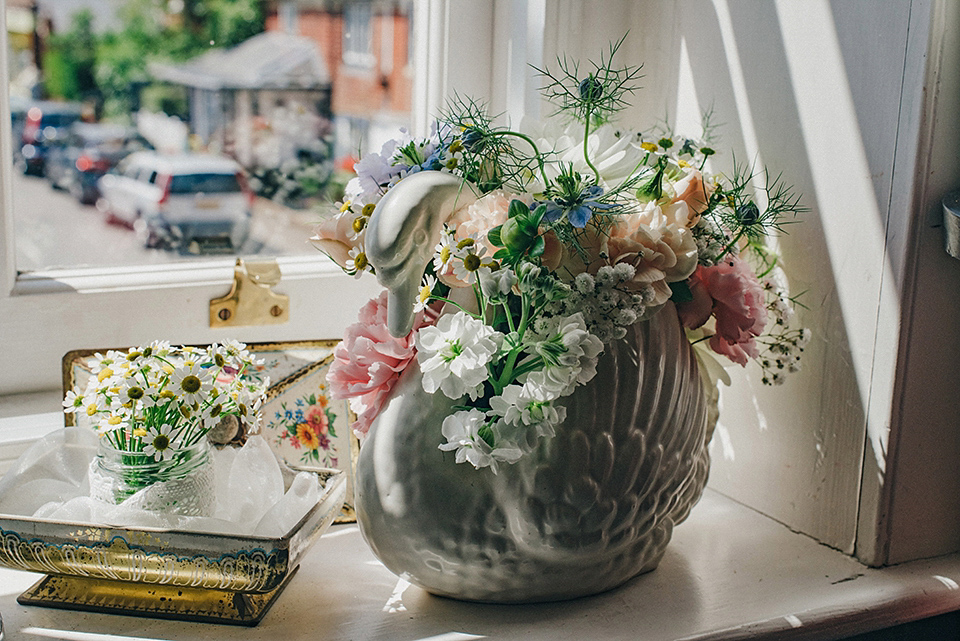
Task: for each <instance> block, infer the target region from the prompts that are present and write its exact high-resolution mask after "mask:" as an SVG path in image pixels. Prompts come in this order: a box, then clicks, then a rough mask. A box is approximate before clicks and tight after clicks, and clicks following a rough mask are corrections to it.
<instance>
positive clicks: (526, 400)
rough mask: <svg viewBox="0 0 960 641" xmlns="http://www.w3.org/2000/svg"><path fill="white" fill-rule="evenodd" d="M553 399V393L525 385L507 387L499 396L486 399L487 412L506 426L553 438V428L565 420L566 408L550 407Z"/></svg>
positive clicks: (554, 396)
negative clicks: (494, 415) (532, 429)
mask: <svg viewBox="0 0 960 641" xmlns="http://www.w3.org/2000/svg"><path fill="white" fill-rule="evenodd" d="M556 398H557V394H556V393H555V390H551V389H549V388H547V387H544V386H540V385H537V384H536V383H531V382H529V381H528V382H527V383H526V384H524V385H507V386H506V387H505V388H504V389H503V392H502V393H501V394H500V396H494V397H493V398H491V399H490V409H491V411H492V412H493V413H494V414H496V415H498V416H502V417H503V420H504V422H506V423H508V424H510V425H518V424H523V425H526V426H528V427H535V428H537V432H538V435H540V436H553V434H554V430H553V428H554V426H556V425H557V424H559V423H560V422H561V421H563V419H564V418H566V408H564V407H557V406H555V405H554V404H553V402H552V401H554V400H555V399H556Z"/></svg>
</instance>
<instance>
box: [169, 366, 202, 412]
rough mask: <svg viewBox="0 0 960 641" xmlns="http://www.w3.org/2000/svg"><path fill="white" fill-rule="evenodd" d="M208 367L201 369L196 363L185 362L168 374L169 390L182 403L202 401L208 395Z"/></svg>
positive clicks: (191, 403) (190, 403) (189, 403)
mask: <svg viewBox="0 0 960 641" xmlns="http://www.w3.org/2000/svg"><path fill="white" fill-rule="evenodd" d="M212 377H213V372H212V371H211V370H210V368H207V369H203V368H201V367H200V366H199V365H198V364H197V363H194V362H189V361H188V362H185V363H184V364H183V365H181V366H180V367H178V368H177V369H176V370H174V372H173V374H172V375H171V376H170V387H169V388H168V389H170V391H172V392H173V393H174V394H176V395H177V396H178V397H179V398H180V399H181V400H182V402H183V404H184V405H193V404H194V403H202V402H203V401H204V400H206V398H207V396H209V395H210V388H211V378H212Z"/></svg>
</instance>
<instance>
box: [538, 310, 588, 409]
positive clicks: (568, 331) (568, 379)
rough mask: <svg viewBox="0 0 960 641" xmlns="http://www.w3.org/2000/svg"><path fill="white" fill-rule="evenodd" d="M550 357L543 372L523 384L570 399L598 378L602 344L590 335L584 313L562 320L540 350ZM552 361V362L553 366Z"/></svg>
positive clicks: (540, 371)
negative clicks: (594, 378)
mask: <svg viewBox="0 0 960 641" xmlns="http://www.w3.org/2000/svg"><path fill="white" fill-rule="evenodd" d="M538 351H540V352H541V353H542V354H549V356H550V359H549V360H548V361H547V363H546V365H545V366H544V368H543V369H541V370H539V371H535V372H531V373H530V374H529V375H528V376H527V377H526V379H525V380H524V381H523V382H524V383H525V384H530V385H532V386H534V387H535V388H540V389H543V390H545V392H544V393H550V394H556V396H557V397H559V396H568V395H569V394H571V393H572V392H573V390H574V388H576V386H577V385H583V384H584V383H586V382H587V381H589V380H590V379H592V378H593V377H594V376H596V374H597V357H598V356H599V355H600V352H601V351H603V342H601V340H600V339H599V338H597V337H596V336H594V335H593V334H591V333H590V332H589V331H587V328H586V323H585V322H584V320H583V315H582V314H581V313H579V312H578V313H576V314H573V315H571V316H568V317H566V318H562V319H559V322H558V323H557V330H556V332H554V333H553V335H552V336H551V337H550V338H548V339H547V340H546V341H544V344H543V345H541V346H540V347H539V349H538ZM551 361H552V362H551Z"/></svg>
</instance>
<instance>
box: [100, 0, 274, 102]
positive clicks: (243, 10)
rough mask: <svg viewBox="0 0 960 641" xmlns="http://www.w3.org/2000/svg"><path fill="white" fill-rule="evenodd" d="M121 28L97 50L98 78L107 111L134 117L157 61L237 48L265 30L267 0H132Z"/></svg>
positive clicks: (102, 40) (122, 14)
mask: <svg viewBox="0 0 960 641" xmlns="http://www.w3.org/2000/svg"><path fill="white" fill-rule="evenodd" d="M119 18H120V22H121V26H120V28H119V29H116V30H114V31H110V32H108V33H105V34H104V35H103V36H102V37H101V38H100V41H99V43H98V46H97V52H96V61H97V62H96V80H97V83H98V85H99V86H100V88H101V89H102V91H103V93H104V99H105V103H106V105H105V110H106V111H107V113H108V114H111V115H113V116H115V117H116V116H120V115H122V114H129V113H130V111H131V110H132V109H135V108H136V107H137V106H138V105H137V100H138V99H137V96H138V94H139V92H140V91H141V90H142V88H143V87H144V86H146V85H148V84H150V82H151V79H150V76H149V74H148V73H147V65H148V64H149V62H151V61H163V62H183V61H185V60H188V59H190V58H193V57H194V56H197V55H200V54H201V53H203V52H205V51H208V50H210V49H212V48H224V47H232V46H234V45H237V44H239V43H241V42H243V41H244V40H246V39H247V38H249V37H251V36H253V35H256V34H258V33H260V32H262V31H263V30H264V26H265V11H264V2H263V0H127V2H126V4H125V5H124V6H123V8H122V9H121V11H120V15H119Z"/></svg>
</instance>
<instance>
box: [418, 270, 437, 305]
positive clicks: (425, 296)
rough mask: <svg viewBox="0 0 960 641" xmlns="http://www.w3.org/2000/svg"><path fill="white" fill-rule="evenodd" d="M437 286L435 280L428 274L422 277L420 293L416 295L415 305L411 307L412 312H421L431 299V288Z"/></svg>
mask: <svg viewBox="0 0 960 641" xmlns="http://www.w3.org/2000/svg"><path fill="white" fill-rule="evenodd" d="M436 284H437V279H436V278H434V277H433V276H431V275H430V274H424V275H423V281H422V282H421V283H420V292H419V293H418V294H417V303H416V304H415V305H414V306H413V311H414V312H420V311H423V310H424V309H425V308H426V307H427V304H428V303H429V302H430V300H431V299H432V298H433V288H434V287H435V286H436Z"/></svg>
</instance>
